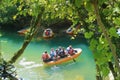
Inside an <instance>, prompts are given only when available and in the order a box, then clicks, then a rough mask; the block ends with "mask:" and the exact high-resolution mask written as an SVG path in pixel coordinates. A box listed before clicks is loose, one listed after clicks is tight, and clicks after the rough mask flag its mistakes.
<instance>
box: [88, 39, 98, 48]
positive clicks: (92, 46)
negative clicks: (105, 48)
mask: <svg viewBox="0 0 120 80" xmlns="http://www.w3.org/2000/svg"><path fill="white" fill-rule="evenodd" d="M97 44H98V42H97V40H95V39H92V40H91V41H90V49H91V50H94V49H95V48H96V46H97Z"/></svg>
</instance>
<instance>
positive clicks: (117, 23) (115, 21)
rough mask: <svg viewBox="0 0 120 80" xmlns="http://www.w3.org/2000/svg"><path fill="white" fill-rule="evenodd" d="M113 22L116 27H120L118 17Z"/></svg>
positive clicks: (119, 18)
mask: <svg viewBox="0 0 120 80" xmlns="http://www.w3.org/2000/svg"><path fill="white" fill-rule="evenodd" d="M113 22H114V23H115V24H116V25H120V17H117V18H115V19H114V18H113Z"/></svg>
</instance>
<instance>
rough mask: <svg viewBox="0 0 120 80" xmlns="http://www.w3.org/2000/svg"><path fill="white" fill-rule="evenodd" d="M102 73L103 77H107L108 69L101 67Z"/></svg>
mask: <svg viewBox="0 0 120 80" xmlns="http://www.w3.org/2000/svg"><path fill="white" fill-rule="evenodd" d="M102 73H103V75H104V76H108V74H109V68H108V67H107V66H105V67H104V66H103V67H102Z"/></svg>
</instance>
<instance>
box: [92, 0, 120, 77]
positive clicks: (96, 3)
mask: <svg viewBox="0 0 120 80" xmlns="http://www.w3.org/2000/svg"><path fill="white" fill-rule="evenodd" d="M92 1H93V2H92V3H93V6H94V10H95V14H96V18H97V22H98V25H99V27H100V29H101V30H102V32H103V34H104V36H105V38H106V40H107V41H108V44H109V46H110V49H111V51H112V54H113V58H114V61H115V66H116V68H117V70H118V75H119V74H120V66H119V62H118V57H117V55H116V49H115V47H114V46H113V44H112V42H111V39H110V38H109V35H108V32H107V30H106V29H105V26H104V24H103V22H102V20H101V17H100V15H99V9H98V0H92Z"/></svg>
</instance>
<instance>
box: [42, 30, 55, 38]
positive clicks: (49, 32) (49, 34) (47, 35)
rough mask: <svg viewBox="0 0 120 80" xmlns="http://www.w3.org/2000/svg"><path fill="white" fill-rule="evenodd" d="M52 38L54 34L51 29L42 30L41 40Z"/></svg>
mask: <svg viewBox="0 0 120 80" xmlns="http://www.w3.org/2000/svg"><path fill="white" fill-rule="evenodd" d="M53 36H54V33H53V31H52V29H50V28H48V29H45V30H44V32H43V38H45V39H49V38H52V37H53Z"/></svg>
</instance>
